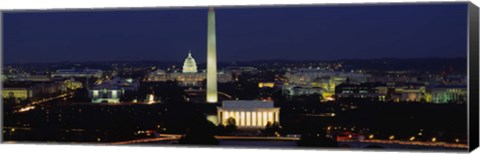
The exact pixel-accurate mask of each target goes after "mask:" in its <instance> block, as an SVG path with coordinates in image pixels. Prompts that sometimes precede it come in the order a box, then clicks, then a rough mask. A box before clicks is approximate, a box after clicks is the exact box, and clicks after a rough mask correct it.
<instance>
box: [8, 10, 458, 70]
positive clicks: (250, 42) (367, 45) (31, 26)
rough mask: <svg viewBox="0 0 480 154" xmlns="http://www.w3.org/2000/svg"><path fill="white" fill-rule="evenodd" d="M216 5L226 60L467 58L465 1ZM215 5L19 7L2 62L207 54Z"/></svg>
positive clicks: (161, 58)
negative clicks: (211, 10)
mask: <svg viewBox="0 0 480 154" xmlns="http://www.w3.org/2000/svg"><path fill="white" fill-rule="evenodd" d="M215 9H216V23H217V24H216V27H217V56H218V61H223V62H227V61H252V60H272V59H283V60H335V59H357V58H359V59H374V58H423V57H466V53H467V48H466V45H467V3H449V4H414V5H406V4H402V5H360V6H358V5H357V6H349V5H340V6H302V7H242V8H222V7H217V8H215ZM207 13H208V10H207V8H175V9H173V8H170V9H165V8H163V9H136V10H125V9H124V10H101V11H99V10H96V11H85V10H84V11H56V12H53V11H50V12H47V11H42V12H29V13H20V12H16V13H14V12H11V13H5V14H4V17H3V19H4V49H5V50H4V62H5V63H7V64H9V63H31V62H59V61H74V62H80V61H116V60H128V61H133V60H156V61H183V60H184V58H185V57H186V55H187V52H188V50H192V54H193V56H194V58H195V59H196V61H197V62H200V63H203V62H205V60H206V48H207Z"/></svg>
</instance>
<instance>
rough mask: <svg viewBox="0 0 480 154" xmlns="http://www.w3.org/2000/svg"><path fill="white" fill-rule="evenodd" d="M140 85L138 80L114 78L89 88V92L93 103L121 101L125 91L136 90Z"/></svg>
mask: <svg viewBox="0 0 480 154" xmlns="http://www.w3.org/2000/svg"><path fill="white" fill-rule="evenodd" d="M138 87H139V83H138V81H133V80H132V79H121V78H114V79H112V80H109V81H104V82H103V83H101V84H100V85H97V86H95V87H93V88H92V89H89V90H88V91H89V93H88V94H89V97H90V98H91V99H92V103H120V98H121V97H122V96H123V94H125V91H136V90H138Z"/></svg>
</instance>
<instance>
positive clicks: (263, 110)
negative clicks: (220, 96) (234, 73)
mask: <svg viewBox="0 0 480 154" xmlns="http://www.w3.org/2000/svg"><path fill="white" fill-rule="evenodd" d="M217 117H218V123H219V124H220V123H221V124H223V125H226V123H227V120H228V119H229V118H233V119H235V122H236V126H237V127H238V128H264V127H265V126H266V125H267V123H268V122H270V123H273V122H280V108H278V107H274V106H273V101H259V100H236V101H223V103H222V107H217Z"/></svg>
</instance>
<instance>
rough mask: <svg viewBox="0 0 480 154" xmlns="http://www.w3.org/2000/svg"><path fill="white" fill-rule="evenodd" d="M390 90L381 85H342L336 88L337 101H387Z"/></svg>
mask: <svg viewBox="0 0 480 154" xmlns="http://www.w3.org/2000/svg"><path fill="white" fill-rule="evenodd" d="M387 93H388V88H387V86H386V85H385V84H381V83H361V84H350V83H342V84H340V85H338V86H337V87H336V88H335V97H336V100H340V101H341V100H348V99H356V100H366V101H386V96H387Z"/></svg>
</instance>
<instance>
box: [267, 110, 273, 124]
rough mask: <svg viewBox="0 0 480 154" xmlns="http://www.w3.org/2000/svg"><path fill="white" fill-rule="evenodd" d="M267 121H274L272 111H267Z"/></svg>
mask: <svg viewBox="0 0 480 154" xmlns="http://www.w3.org/2000/svg"><path fill="white" fill-rule="evenodd" d="M268 121H269V122H272V123H273V122H274V121H273V112H268Z"/></svg>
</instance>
